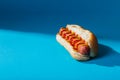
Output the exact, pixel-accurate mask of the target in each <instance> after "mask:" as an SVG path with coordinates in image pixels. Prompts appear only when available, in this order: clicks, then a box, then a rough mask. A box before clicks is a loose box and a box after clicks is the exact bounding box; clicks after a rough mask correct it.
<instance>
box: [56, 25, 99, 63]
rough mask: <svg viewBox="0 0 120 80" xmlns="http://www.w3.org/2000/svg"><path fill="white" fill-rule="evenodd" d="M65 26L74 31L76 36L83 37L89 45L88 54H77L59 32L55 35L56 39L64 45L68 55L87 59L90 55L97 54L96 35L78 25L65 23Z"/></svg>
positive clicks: (78, 58) (77, 58)
mask: <svg viewBox="0 0 120 80" xmlns="http://www.w3.org/2000/svg"><path fill="white" fill-rule="evenodd" d="M66 28H67V29H68V30H71V31H72V32H75V33H76V34H77V35H78V36H80V37H81V38H82V39H84V40H85V41H86V42H87V43H88V46H89V47H90V55H83V54H79V53H78V52H77V51H76V50H74V49H73V47H72V46H71V45H70V43H69V42H67V41H66V40H65V39H64V38H62V37H61V36H60V35H59V33H57V35H56V40H57V41H58V42H59V43H60V44H61V45H62V46H64V48H65V49H66V50H67V51H68V52H69V53H70V55H71V56H72V57H73V58H74V59H76V60H82V61H86V60H89V59H90V58H91V57H95V56H97V53H98V41H97V38H96V36H95V35H94V34H93V33H92V32H91V31H89V30H87V29H84V28H83V27H81V26H79V25H67V26H66Z"/></svg>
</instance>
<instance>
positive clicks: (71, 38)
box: [59, 28, 89, 53]
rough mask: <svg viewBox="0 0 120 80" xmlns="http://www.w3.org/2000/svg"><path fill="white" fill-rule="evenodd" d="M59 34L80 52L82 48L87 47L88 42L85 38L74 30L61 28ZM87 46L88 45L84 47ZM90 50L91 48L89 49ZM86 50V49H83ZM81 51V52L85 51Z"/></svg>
mask: <svg viewBox="0 0 120 80" xmlns="http://www.w3.org/2000/svg"><path fill="white" fill-rule="evenodd" d="M59 34H60V35H61V36H62V37H63V38H64V39H66V40H67V41H68V42H69V43H70V44H71V45H72V46H73V48H74V49H75V50H77V51H78V52H80V50H81V49H83V50H84V49H86V48H87V47H89V46H88V44H86V42H85V40H83V39H82V38H81V37H80V36H78V34H75V33H73V32H72V31H70V30H68V29H67V28H61V29H60V32H59ZM84 46H87V47H84ZM87 50H88V51H89V49H87ZM83 52H85V51H83ZM83 52H80V53H83Z"/></svg>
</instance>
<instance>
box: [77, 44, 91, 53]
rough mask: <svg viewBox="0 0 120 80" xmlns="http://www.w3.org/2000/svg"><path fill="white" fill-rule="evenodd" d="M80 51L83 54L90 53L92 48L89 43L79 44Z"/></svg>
mask: <svg viewBox="0 0 120 80" xmlns="http://www.w3.org/2000/svg"><path fill="white" fill-rule="evenodd" d="M78 52H79V53H80V54H83V55H89V54H90V48H89V46H87V45H79V46H78Z"/></svg>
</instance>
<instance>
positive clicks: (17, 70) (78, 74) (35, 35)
mask: <svg viewBox="0 0 120 80" xmlns="http://www.w3.org/2000/svg"><path fill="white" fill-rule="evenodd" d="M119 4H120V1H119V0H20V1H18V0H1V1H0V80H10V79H12V80H26V79H29V80H34V79H35V80H41V79H44V80H47V79H52V80H56V79H60V80H61V79H64V80H66V79H69V80H81V79H82V80H83V79H84V80H90V79H92V80H101V79H106V80H113V79H120V73H119V72H120V48H119V45H120V41H119V40H120V35H119V34H120V31H119V29H120V5H119ZM67 24H78V25H81V26H84V27H85V28H87V29H89V30H91V31H92V32H93V33H95V35H96V36H97V38H98V42H99V56H98V57H97V58H95V59H93V60H90V61H87V62H79V61H76V60H74V59H73V58H72V57H71V56H70V55H69V53H68V52H67V51H66V50H65V49H64V48H63V47H62V46H60V45H59V43H57V41H56V38H55V35H56V33H57V32H58V31H59V28H60V27H61V26H66V25H67Z"/></svg>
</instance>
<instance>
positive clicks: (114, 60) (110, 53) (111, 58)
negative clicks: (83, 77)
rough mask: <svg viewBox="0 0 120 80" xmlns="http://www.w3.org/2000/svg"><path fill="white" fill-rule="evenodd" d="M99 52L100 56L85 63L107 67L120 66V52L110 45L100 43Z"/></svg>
mask: <svg viewBox="0 0 120 80" xmlns="http://www.w3.org/2000/svg"><path fill="white" fill-rule="evenodd" d="M98 54H99V55H98V57H96V58H94V59H91V60H89V61H87V62H85V63H88V64H96V65H100V66H106V67H113V66H120V53H118V52H116V51H115V50H113V49H112V48H110V47H109V46H106V45H103V44H99V52H98Z"/></svg>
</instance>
